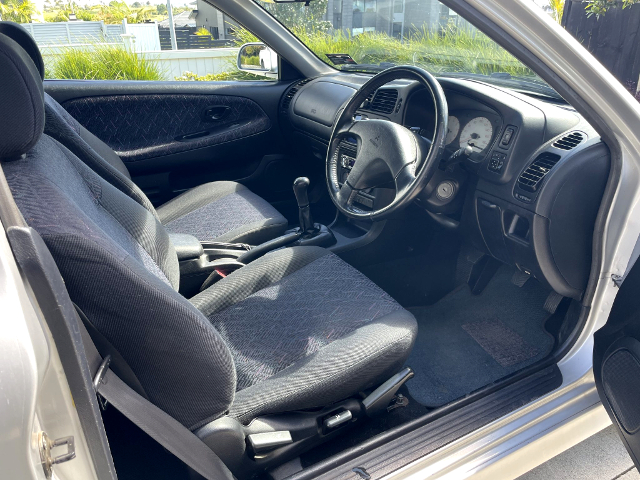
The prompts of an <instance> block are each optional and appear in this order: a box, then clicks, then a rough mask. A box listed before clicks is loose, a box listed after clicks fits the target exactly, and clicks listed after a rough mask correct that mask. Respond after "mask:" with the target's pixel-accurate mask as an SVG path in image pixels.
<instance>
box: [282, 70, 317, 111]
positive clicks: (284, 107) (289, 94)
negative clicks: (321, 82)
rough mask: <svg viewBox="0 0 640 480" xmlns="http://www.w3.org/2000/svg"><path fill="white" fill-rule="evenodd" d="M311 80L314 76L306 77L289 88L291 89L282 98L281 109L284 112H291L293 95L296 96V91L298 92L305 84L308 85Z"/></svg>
mask: <svg viewBox="0 0 640 480" xmlns="http://www.w3.org/2000/svg"><path fill="white" fill-rule="evenodd" d="M311 80H313V78H305V79H304V80H300V81H299V82H297V83H294V84H293V86H292V87H291V88H290V89H289V91H288V92H287V93H286V94H285V96H284V98H283V99H282V104H281V105H280V109H281V111H282V113H284V114H286V113H288V112H289V106H290V105H291V101H292V100H293V97H295V96H296V93H298V90H300V87H302V86H303V85H306V84H307V83H309V82H310V81H311Z"/></svg>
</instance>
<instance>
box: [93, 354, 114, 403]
mask: <svg viewBox="0 0 640 480" xmlns="http://www.w3.org/2000/svg"><path fill="white" fill-rule="evenodd" d="M109 365H111V355H107V356H106V357H104V358H103V359H102V362H101V363H100V366H99V367H98V371H97V372H96V375H95V377H93V388H94V390H95V391H96V396H97V397H98V404H99V405H100V408H101V409H102V411H104V410H106V409H107V405H109V402H107V400H106V399H105V398H104V397H103V396H102V395H100V385H102V383H103V381H104V376H105V375H106V374H107V370H109Z"/></svg>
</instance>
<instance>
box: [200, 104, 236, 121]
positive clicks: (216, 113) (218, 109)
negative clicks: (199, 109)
mask: <svg viewBox="0 0 640 480" xmlns="http://www.w3.org/2000/svg"><path fill="white" fill-rule="evenodd" d="M229 110H231V107H227V106H226V105H216V106H213V107H208V108H206V109H205V111H204V114H203V120H204V121H205V122H217V121H218V120H222V119H223V118H224V117H226V116H227V114H228V113H229Z"/></svg>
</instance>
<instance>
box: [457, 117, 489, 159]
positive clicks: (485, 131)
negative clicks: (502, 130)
mask: <svg viewBox="0 0 640 480" xmlns="http://www.w3.org/2000/svg"><path fill="white" fill-rule="evenodd" d="M492 135H493V126H492V125H491V121H490V120H489V119H488V118H485V117H476V118H474V119H473V120H471V121H470V122H469V123H467V124H466V125H465V127H464V128H463V129H462V133H461V134H460V148H463V147H466V146H467V145H471V146H472V147H473V151H474V152H481V151H483V150H484V149H485V148H487V146H488V145H489V142H491V137H492Z"/></svg>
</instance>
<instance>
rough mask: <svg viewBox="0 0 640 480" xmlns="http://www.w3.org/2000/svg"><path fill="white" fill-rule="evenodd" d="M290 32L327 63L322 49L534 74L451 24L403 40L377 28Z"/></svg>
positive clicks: (366, 59) (370, 59) (447, 68)
mask: <svg viewBox="0 0 640 480" xmlns="http://www.w3.org/2000/svg"><path fill="white" fill-rule="evenodd" d="M293 33H294V34H295V35H296V36H297V37H298V38H299V39H300V40H301V41H302V43H304V44H305V45H307V46H308V47H309V48H310V49H311V50H312V51H313V52H314V53H315V54H316V55H318V56H319V57H320V58H321V59H322V60H324V61H325V62H327V63H329V64H330V65H331V62H330V61H329V60H328V59H327V57H326V56H325V55H324V54H325V53H348V54H349V55H350V56H351V57H352V58H353V59H354V60H355V61H356V62H357V63H359V64H363V63H368V64H379V63H382V62H390V63H394V64H408V65H418V66H422V67H424V68H425V69H427V70H429V71H430V72H431V73H444V72H470V73H479V74H484V75H488V74H491V73H494V72H507V73H510V74H512V75H517V76H532V75H534V74H533V72H532V71H531V70H530V69H528V68H527V67H525V66H524V65H522V64H521V63H520V62H519V61H518V60H516V59H515V58H514V57H513V56H512V55H511V54H509V53H508V52H507V51H506V50H504V49H503V48H501V47H500V46H498V45H497V44H496V43H494V42H493V41H492V40H491V39H490V38H489V37H487V36H486V35H483V34H482V33H480V32H478V31H471V30H465V29H459V28H456V27H455V26H448V27H446V28H444V29H443V30H442V31H440V32H434V31H428V30H426V29H422V30H415V31H413V32H412V33H411V34H409V35H408V37H407V38H405V40H404V42H400V40H398V39H396V38H393V37H390V36H389V35H387V34H386V33H379V32H366V33H363V34H360V35H357V36H351V35H347V34H345V33H343V32H342V31H338V32H334V33H325V32H321V31H313V32H308V31H306V30H305V29H303V28H300V29H298V28H294V29H293Z"/></svg>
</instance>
